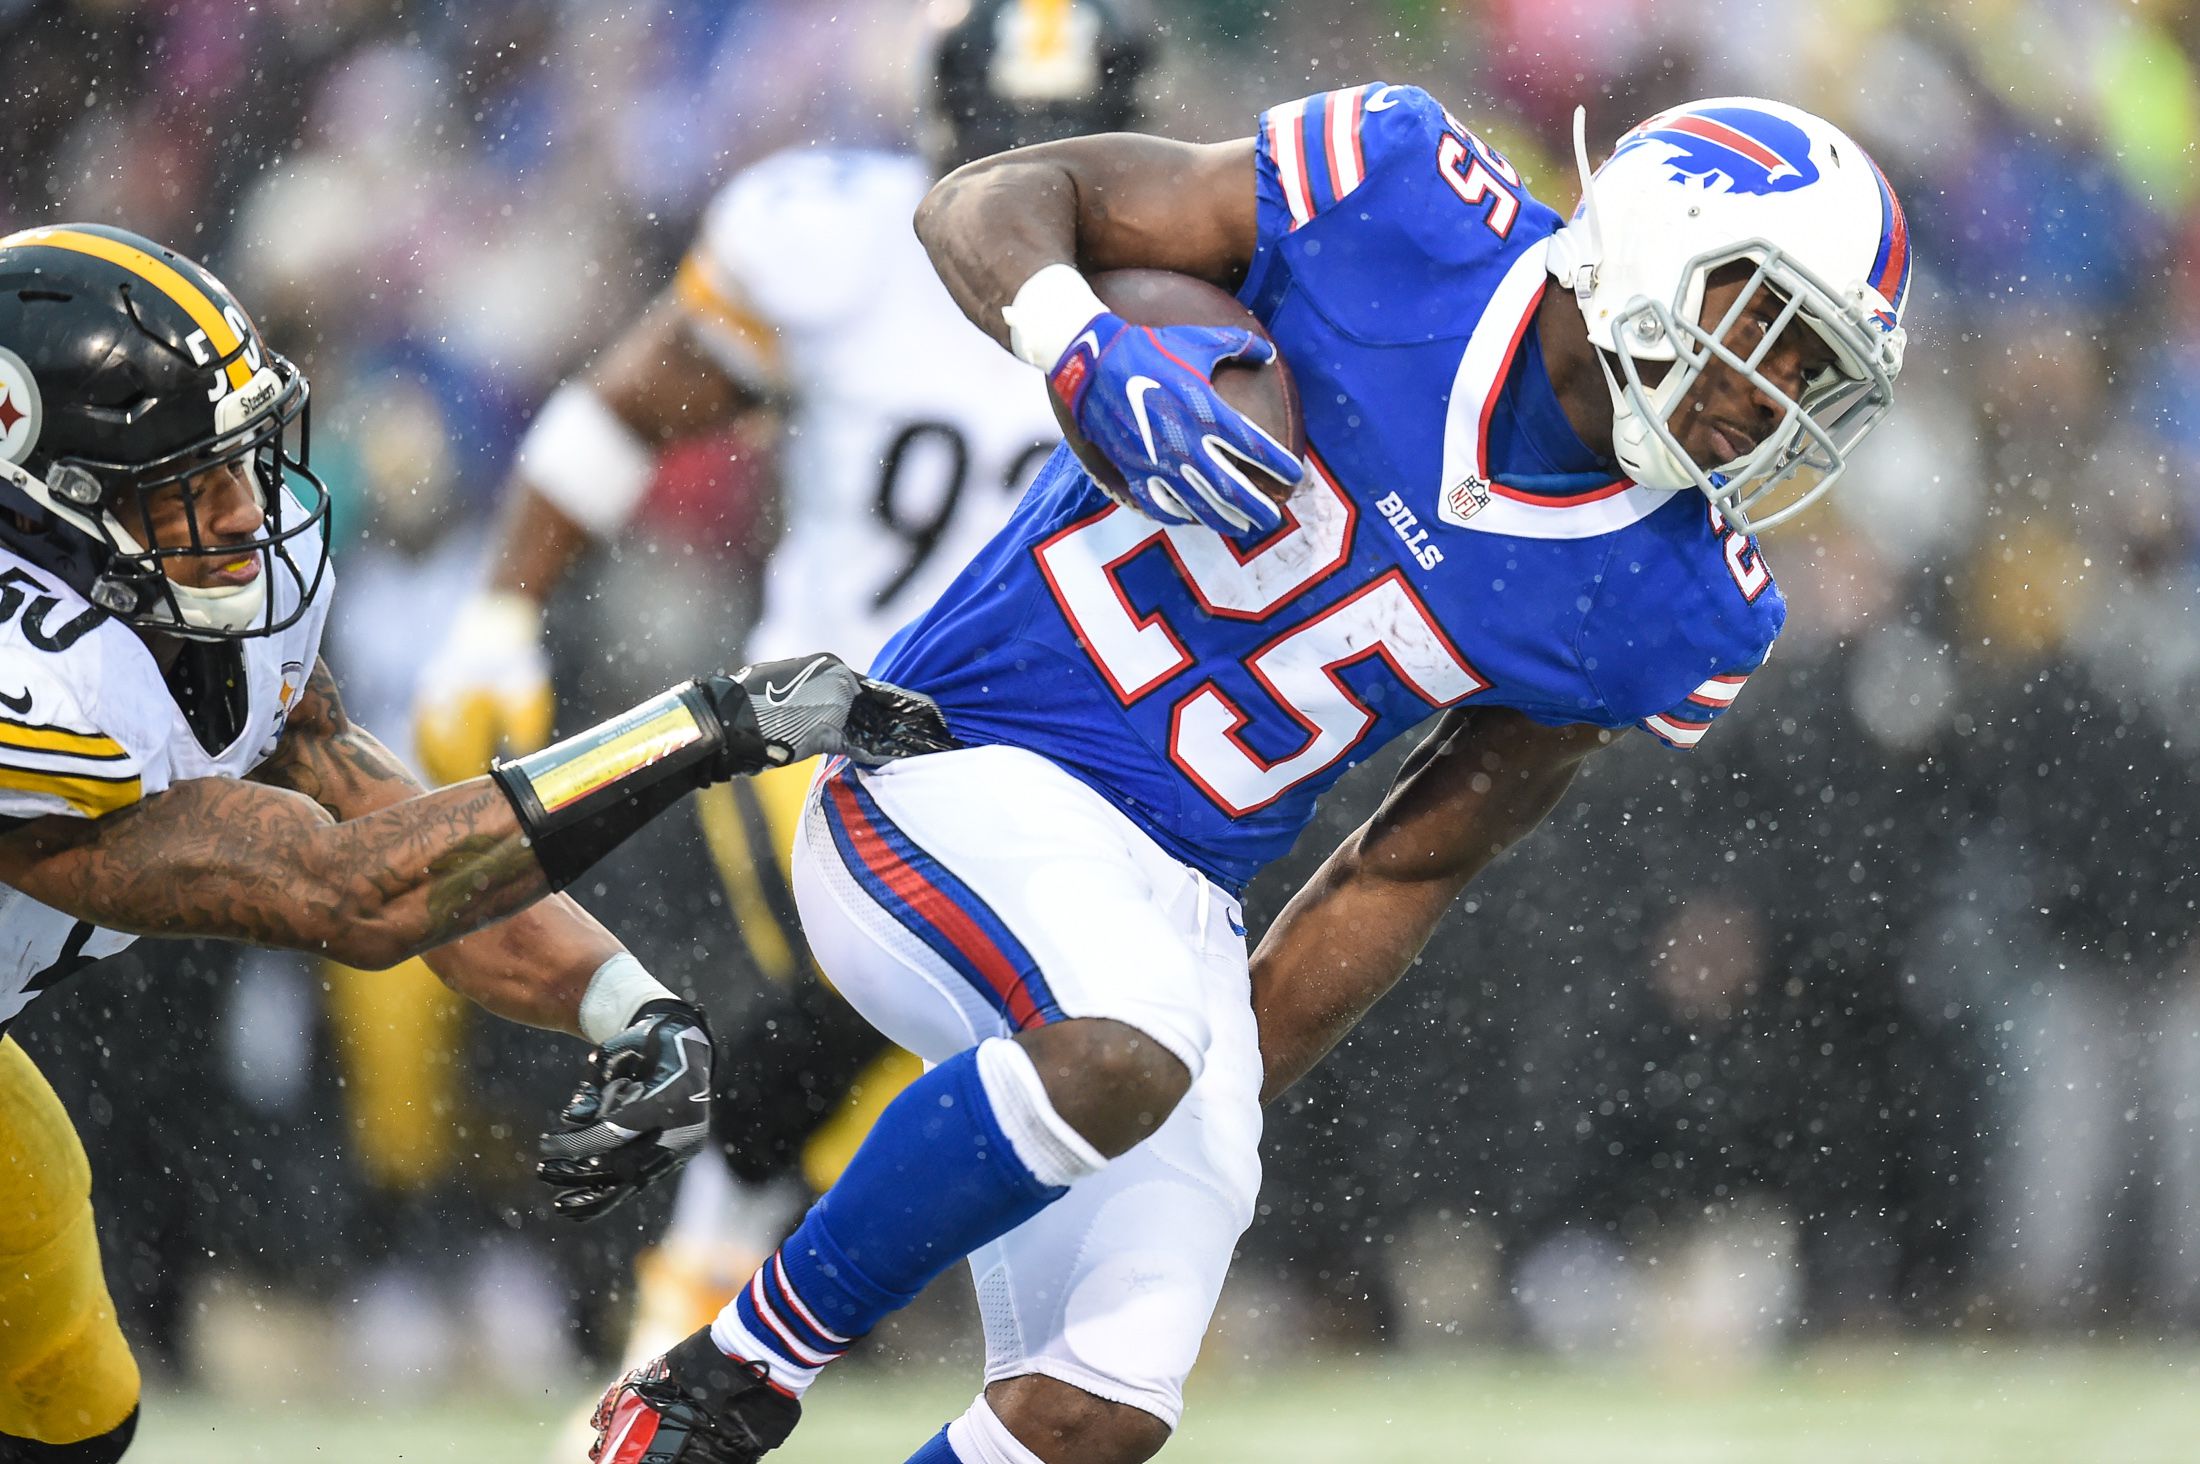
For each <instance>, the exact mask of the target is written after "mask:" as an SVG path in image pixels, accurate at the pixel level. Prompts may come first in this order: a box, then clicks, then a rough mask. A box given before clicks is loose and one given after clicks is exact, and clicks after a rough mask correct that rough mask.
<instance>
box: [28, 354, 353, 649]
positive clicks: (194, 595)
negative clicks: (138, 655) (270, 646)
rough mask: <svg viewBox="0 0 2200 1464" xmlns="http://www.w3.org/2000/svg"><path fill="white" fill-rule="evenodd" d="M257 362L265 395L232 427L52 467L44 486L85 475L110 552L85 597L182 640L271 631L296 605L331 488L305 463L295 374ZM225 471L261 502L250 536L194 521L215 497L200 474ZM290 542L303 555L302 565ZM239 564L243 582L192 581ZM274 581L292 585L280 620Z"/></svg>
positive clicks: (304, 428)
mask: <svg viewBox="0 0 2200 1464" xmlns="http://www.w3.org/2000/svg"><path fill="white" fill-rule="evenodd" d="M267 370H268V371H269V372H270V373H272V376H273V384H274V385H275V387H276V395H275V397H274V399H273V401H272V402H271V403H270V404H269V405H268V406H266V407H264V408H261V409H260V410H259V411H258V412H256V413H253V414H251V415H250V416H249V417H248V418H247V419H246V420H245V422H244V423H243V425H242V426H241V427H240V428H239V430H237V431H236V432H234V433H230V434H225V435H223V436H222V437H219V438H216V439H213V440H210V441H208V442H206V443H204V444H201V445H198V446H196V447H194V448H192V449H189V450H186V451H184V452H179V453H175V454H171V455H169V457H168V458H166V459H163V460H161V461H158V462H155V463H150V464H140V465H138V466H136V467H134V468H133V467H130V466H128V465H125V464H120V463H113V462H93V461H87V460H85V459H81V458H72V459H67V460H64V461H63V462H61V463H57V464H56V465H55V470H54V472H53V473H50V474H49V475H48V486H49V489H51V486H52V483H53V479H54V478H55V477H56V476H61V477H62V479H63V482H64V483H65V484H68V483H73V482H75V481H79V480H80V478H81V477H83V476H88V477H89V478H90V479H91V480H92V481H93V482H94V483H96V484H98V485H99V486H100V491H101V496H100V508H101V512H100V515H99V526H100V528H101V530H102V531H103V532H104V533H105V535H106V536H107V538H108V540H109V541H110V543H111V544H112V546H113V552H112V556H111V558H110V560H109V563H108V568H107V570H106V572H105V574H104V575H103V576H102V577H101V581H100V582H99V583H98V584H96V585H95V586H94V589H93V592H92V594H91V598H92V599H93V601H94V602H95V603H98V604H100V605H101V606H102V607H103V608H105V609H107V610H110V611H113V612H114V613H115V614H117V615H120V616H122V617H123V618H124V619H127V620H130V621H131V622H132V623H134V624H137V625H139V626H142V627H144V628H146V629H154V630H159V631H161V632H162V633H164V634H167V635H174V636H179V637H182V638H184V639H187V640H227V639H233V638H238V637H243V636H255V635H269V634H273V633H274V632H276V631H279V630H282V629H285V628H287V627H288V626H289V625H291V624H293V623H294V622H295V621H296V620H297V618H298V617H299V616H300V615H302V614H303V613H304V611H305V607H306V605H307V603H308V602H309V601H310V600H311V599H312V597H313V593H314V591H315V590H316V589H318V587H319V584H320V579H321V576H322V575H323V574H324V573H326V571H327V555H326V553H325V552H323V551H322V549H321V545H320V538H321V535H322V534H323V533H325V525H326V521H327V519H328V513H329V495H328V489H327V486H326V485H325V484H323V483H322V481H321V479H320V477H319V476H318V475H317V474H315V473H314V472H313V470H312V468H311V467H310V466H309V465H308V458H309V455H310V437H309V435H308V432H309V423H310V418H309V408H308V400H309V389H308V387H307V384H306V380H305V377H304V376H303V375H302V374H300V373H299V371H298V369H297V368H296V367H295V366H293V365H291V363H290V362H288V361H286V360H284V359H283V358H282V357H280V356H274V355H272V354H271V355H270V358H269V364H268V367H267ZM239 395H249V393H240V394H239ZM294 439H295V446H293V440H294ZM225 470H231V471H239V472H241V474H242V476H243V478H244V481H245V483H246V484H247V485H248V490H249V492H250V493H251V495H252V498H253V501H254V503H255V505H256V507H257V508H258V510H259V520H260V521H259V525H258V529H257V532H255V533H254V534H252V535H251V536H250V537H248V538H243V539H238V538H234V537H229V538H222V537H218V536H217V535H216V534H215V533H214V532H213V530H212V528H211V526H210V525H209V524H208V523H207V522H206V520H205V518H204V517H202V513H201V506H202V505H203V504H207V503H209V502H210V501H211V500H212V499H213V497H214V491H210V490H209V485H208V478H209V475H211V474H216V473H221V472H223V471H225ZM215 491H218V489H216V490H215ZM294 549H295V550H304V551H308V552H307V553H306V555H305V562H303V563H301V559H300V555H299V554H296V553H294V552H293V551H294ZM244 561H253V569H254V572H253V573H252V575H251V577H250V578H249V579H247V580H244V581H243V582H241V583H228V584H220V583H217V584H204V583H200V581H202V580H204V579H205V578H207V571H208V570H209V569H210V568H214V567H217V566H220V567H226V566H231V565H235V564H238V563H241V562H244ZM277 577H281V578H282V579H284V580H286V581H287V582H288V583H289V584H290V586H291V587H292V588H293V589H294V590H295V592H296V593H295V595H293V596H291V597H288V598H290V599H291V600H292V605H293V608H292V610H291V612H290V613H289V614H288V615H286V616H281V617H278V616H276V615H275V614H274V606H275V604H276V600H275V597H273V596H271V595H270V594H269V590H270V588H271V586H272V585H274V584H275V583H276V582H277Z"/></svg>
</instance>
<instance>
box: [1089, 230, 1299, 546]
mask: <svg viewBox="0 0 2200 1464" xmlns="http://www.w3.org/2000/svg"><path fill="white" fill-rule="evenodd" d="M1092 290H1093V293H1094V294H1096V295H1098V296H1099V297H1100V302H1101V303H1102V304H1104V305H1106V306H1107V307H1108V308H1109V309H1110V310H1112V311H1114V312H1115V313H1116V314H1117V315H1120V316H1122V317H1123V318H1124V319H1125V320H1127V321H1129V322H1130V323H1131V324H1133V325H1222V326H1238V327H1241V328H1243V329H1245V330H1249V331H1251V332H1252V333H1253V334H1254V335H1257V336H1260V337H1262V338H1263V339H1266V338H1267V336H1268V332H1267V331H1266V330H1265V329H1263V328H1262V326H1261V323H1260V320H1259V318H1258V317H1256V316H1255V315H1254V314H1253V312H1252V311H1250V310H1248V309H1246V308H1245V307H1244V306H1243V305H1241V304H1239V303H1238V299H1237V296H1235V295H1233V294H1231V293H1230V292H1229V291H1228V290H1225V289H1222V288H1220V287H1219V286H1216V285H1210V284H1208V283H1207V282H1206V281H1205V280H1198V279H1193V278H1192V277H1191V276H1190V275H1184V274H1177V273H1175V272H1174V271H1171V270H1165V269H1115V270H1109V271H1107V272H1106V273H1104V274H1098V275H1094V276H1093V277H1092ZM1215 395H1217V396H1219V397H1221V398H1222V399H1223V400H1224V401H1226V402H1228V403H1229V404H1230V405H1231V406H1233V407H1235V408H1237V409H1238V410H1239V411H1240V412H1243V413H1244V414H1245V415H1246V416H1247V417H1249V418H1251V419H1252V420H1253V421H1254V422H1256V423H1258V424H1259V425H1260V426H1261V427H1262V428H1263V429H1265V430H1266V431H1267V432H1268V433H1269V434H1270V435H1271V436H1273V437H1274V438H1275V439H1276V440H1277V441H1278V442H1281V443H1283V444H1284V445H1285V446H1287V447H1289V448H1290V449H1291V451H1293V452H1295V453H1297V454H1298V455H1299V456H1300V457H1304V456H1306V421H1305V419H1304V418H1303V417H1302V416H1300V414H1299V390H1298V387H1297V386H1296V385H1294V384H1293V383H1292V380H1291V373H1290V371H1289V370H1287V369H1286V368H1285V366H1284V364H1283V357H1282V356H1281V355H1278V356H1277V357H1276V359H1275V360H1273V361H1271V362H1269V363H1268V364H1267V365H1265V366H1247V365H1240V364H1238V363H1237V362H1234V361H1225V362H1224V363H1223V364H1222V365H1220V366H1218V367H1216V368H1215ZM1048 399H1049V400H1050V401H1052V402H1053V403H1054V420H1055V421H1057V422H1059V423H1060V424H1061V426H1062V437H1063V439H1064V440H1065V441H1067V442H1068V443H1069V447H1070V451H1071V452H1074V453H1076V454H1077V460H1078V461H1079V462H1081V463H1083V464H1084V465H1085V471H1086V472H1088V473H1091V474H1092V476H1093V477H1094V478H1095V479H1096V480H1097V481H1098V482H1099V484H1100V486H1101V487H1102V488H1105V489H1106V490H1108V493H1109V495H1110V496H1111V497H1114V498H1115V499H1116V500H1117V501H1118V502H1121V501H1122V495H1123V475H1122V474H1121V473H1118V472H1117V471H1116V470H1115V465H1114V464H1112V463H1110V462H1109V461H1108V460H1107V459H1105V458H1103V457H1102V456H1101V455H1100V454H1099V453H1098V452H1097V451H1095V450H1094V449H1093V446H1092V444H1091V443H1090V442H1088V441H1087V440H1086V438H1085V434H1084V433H1082V432H1079V431H1078V430H1077V423H1076V422H1075V421H1073V420H1072V419H1071V417H1070V415H1069V410H1068V409H1067V408H1066V407H1064V406H1063V405H1062V403H1061V399H1060V398H1058V397H1055V396H1054V395H1053V394H1052V393H1051V392H1050V393H1048ZM1246 471H1247V473H1248V474H1249V476H1251V478H1252V479H1253V481H1254V482H1255V483H1257V484H1259V485H1260V487H1261V489H1262V490H1263V491H1264V492H1266V493H1267V494H1268V496H1269V497H1270V498H1273V499H1274V500H1276V502H1278V503H1282V502H1283V501H1284V500H1285V499H1287V498H1289V497H1290V496H1291V488H1290V486H1289V485H1287V484H1284V483H1281V482H1278V481H1277V480H1276V479H1274V478H1272V477H1270V476H1269V475H1268V474H1266V473H1263V472H1261V471H1259V470H1258V469H1255V468H1248V469H1247V470H1246Z"/></svg>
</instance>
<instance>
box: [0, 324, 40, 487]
mask: <svg viewBox="0 0 2200 1464" xmlns="http://www.w3.org/2000/svg"><path fill="white" fill-rule="evenodd" d="M45 416H46V412H45V408H44V406H43V405H42V404H41V403H40V402H39V399H38V378H37V377H35V376H33V375H32V374H31V368H30V367H29V366H28V365H27V364H25V363H24V360H23V358H22V357H21V356H18V355H16V354H15V352H13V351H11V350H9V349H8V348H7V347H6V346H0V462H8V463H21V462H23V461H25V460H26V459H28V458H29V457H30V455H31V453H32V451H33V450H34V449H36V448H37V446H38V429H39V428H40V427H41V426H42V425H44V421H45Z"/></svg>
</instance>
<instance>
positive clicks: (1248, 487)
mask: <svg viewBox="0 0 2200 1464" xmlns="http://www.w3.org/2000/svg"><path fill="white" fill-rule="evenodd" d="M1275 358H1276V348H1275V346H1274V345H1272V344H1271V343H1270V342H1268V341H1267V340H1265V339H1264V338H1262V337H1260V336H1258V335H1255V334H1254V333H1253V332H1251V331H1249V330H1243V329H1239V328H1235V327H1220V326H1205V325H1165V326H1158V327H1157V326H1145V325H1132V324H1131V323H1130V322H1128V321H1126V320H1124V319H1123V317H1121V316H1120V315H1116V314H1113V313H1110V312H1102V313H1101V314H1099V315H1096V316H1094V317H1093V318H1092V322H1091V324H1089V325H1087V326H1086V327H1085V329H1084V331H1083V332H1082V333H1080V334H1079V335H1078V337H1077V339H1075V340H1073V341H1071V342H1070V344H1069V349H1068V350H1066V351H1064V352H1063V353H1062V357H1061V359H1060V360H1059V361H1057V362H1055V364H1054V369H1053V370H1052V371H1050V372H1049V373H1047V384H1048V387H1049V389H1050V390H1052V391H1053V392H1054V394H1055V396H1056V398H1057V399H1059V400H1060V401H1061V403H1062V405H1063V406H1064V407H1066V408H1067V409H1068V410H1069V413H1070V415H1071V417H1072V418H1073V419H1074V420H1075V421H1076V423H1077V428H1078V430H1079V431H1080V432H1082V433H1084V434H1085V437H1086V439H1087V440H1088V441H1090V442H1091V443H1092V445H1093V447H1094V448H1095V449H1096V450H1097V451H1098V452H1099V453H1100V455H1101V456H1103V457H1105V458H1106V459H1107V460H1108V461H1109V462H1110V463H1112V464H1114V465H1115V469H1116V471H1117V472H1119V473H1121V474H1122V475H1123V486H1124V490H1125V491H1126V492H1127V493H1129V495H1130V496H1131V499H1132V500H1133V501H1132V505H1131V506H1132V507H1134V508H1136V509H1138V510H1139V511H1140V512H1141V513H1144V514H1145V515H1146V516H1147V517H1148V518H1153V519H1158V520H1160V521H1161V522H1162V523H1165V524H1169V523H1175V524H1189V523H1199V524H1205V525H1206V526H1207V527H1208V528H1210V529H1213V530H1215V531H1216V532H1217V533H1220V534H1225V535H1228V536H1230V537H1233V538H1242V537H1245V536H1248V535H1256V534H1262V533H1266V532H1267V531H1268V530H1270V529H1273V528H1275V527H1276V525H1278V524H1280V523H1282V522H1283V510H1282V509H1281V508H1279V507H1278V506H1277V504H1276V502H1275V500H1274V499H1272V498H1270V497H1269V496H1268V495H1267V494H1266V493H1264V492H1262V491H1261V490H1260V488H1259V487H1258V486H1257V485H1255V483H1254V482H1253V480H1252V479H1251V478H1250V477H1248V476H1247V475H1246V472H1245V469H1246V467H1247V466H1248V465H1250V466H1253V467H1257V468H1260V469H1262V470H1263V471H1265V472H1268V473H1270V474H1273V475H1274V476H1275V477H1277V478H1279V479H1281V480H1282V481H1283V482H1285V483H1292V484H1296V483H1297V482H1298V481H1299V480H1300V479H1301V478H1302V477H1303V476H1304V475H1305V468H1304V467H1303V466H1302V465H1301V464H1300V462H1299V459H1298V457H1297V456H1296V455H1295V454H1293V453H1292V451H1291V449H1289V448H1288V447H1285V446H1284V445H1283V444H1282V443H1280V442H1278V441H1277V440H1276V439H1275V438H1273V437H1271V436H1269V435H1268V433H1267V432H1266V431H1264V430H1263V429H1262V428H1261V427H1260V425H1259V424H1258V423H1256V422H1254V421H1252V420H1251V419H1250V418H1248V417H1246V416H1245V415H1244V414H1243V413H1241V412H1239V411H1238V410H1237V408H1235V407H1233V406H1231V405H1230V404H1229V403H1228V402H1226V401H1224V400H1223V399H1222V398H1221V397H1220V396H1217V395H1216V394H1215V385H1214V374H1215V368H1216V367H1217V366H1219V365H1221V364H1222V363H1223V362H1225V361H1242V362H1245V363H1246V364H1248V365H1265V364H1266V363H1268V362H1270V361H1273V360H1274V359H1275Z"/></svg>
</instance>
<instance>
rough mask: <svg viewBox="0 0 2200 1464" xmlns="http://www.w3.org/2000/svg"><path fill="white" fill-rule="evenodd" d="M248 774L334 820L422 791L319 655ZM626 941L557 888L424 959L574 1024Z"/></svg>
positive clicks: (524, 1007) (470, 991)
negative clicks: (360, 717)
mask: <svg viewBox="0 0 2200 1464" xmlns="http://www.w3.org/2000/svg"><path fill="white" fill-rule="evenodd" d="M253 778H254V779H255V780H256V781H259V782H263V783H268V784H272V785H274V786H276V787H281V788H289V789H291V790H293V791H294V792H298V793H303V794H305V795H306V797H308V798H311V799H312V800H313V801H314V802H315V803H317V804H319V805H320V806H321V808H322V809H323V810H324V811H326V812H327V813H328V815H329V816H330V817H331V818H333V819H335V820H337V821H338V822H339V823H342V822H344V821H346V820H349V819H356V818H360V817H363V816H364V815H366V814H369V813H374V812H376V811H378V810H380V809H384V808H388V807H390V806H391V805H392V804H397V803H403V802H405V801H406V800H407V799H410V798H414V797H417V796H418V795H419V794H420V793H421V792H422V791H424V790H423V789H422V788H421V786H420V783H419V781H418V780H417V779H416V778H414V777H413V775H412V773H411V772H410V771H409V770H407V769H406V767H405V765H404V764H403V763H402V762H400V761H398V759H397V757H396V756H395V755H394V754H392V753H391V752H390V750H389V749H388V748H386V747H384V746H383V745H382V744H381V742H380V741H379V740H378V739H377V738H376V737H375V736H374V734H373V733H371V732H369V731H367V729H366V728H364V727H361V726H360V725H359V724H358V723H356V722H354V721H352V720H351V718H350V717H349V716H348V715H346V713H345V711H344V704H343V699H342V697H341V696H340V695H339V694H338V691H337V687H336V679H335V677H334V676H332V675H330V673H329V669H328V666H327V665H326V664H325V663H316V664H315V666H314V668H313V674H312V676H311V677H310V678H309V679H308V680H307V682H306V685H305V688H304V690H303V691H302V692H301V694H300V695H299V698H298V701H297V703H296V705H295V706H294V707H293V708H292V710H291V713H290V719H289V722H288V723H287V726H286V730H285V732H284V735H283V739H282V742H281V744H280V745H279V746H278V747H277V749H276V751H275V755H274V756H273V757H271V758H269V759H268V760H267V761H266V762H264V763H262V764H260V766H259V767H258V768H257V769H255V770H254V772H253ZM622 949H623V947H622V946H621V945H620V944H619V942H618V941H617V940H616V939H615V938H614V937H613V936H612V934H611V932H609V931H608V930H605V929H604V928H603V926H601V925H600V924H598V923H597V922H596V920H595V919H594V917H592V916H590V915H589V914H588V912H587V911H585V910H583V909H581V907H580V906H579V905H578V904H576V903H574V902H573V901H572V900H571V899H570V898H568V897H566V896H565V895H562V894H561V895H552V896H550V897H549V898H547V899H545V900H543V901H541V902H540V903H539V904H535V905H532V906H530V907H528V908H527V909H525V910H522V911H521V912H520V913H519V914H517V915H515V916H513V917H512V918H511V919H509V920H506V921H503V922H501V923H499V924H497V925H495V926H492V927H490V928H489V929H487V930H483V931H479V932H476V933H475V934H473V935H470V936H466V937H463V938H461V939H459V940H456V941H453V942H451V943H450V944H448V945H445V946H440V947H437V948H436V949H434V950H432V951H430V952H428V956H427V960H428V965H429V966H430V967H431V968H432V969H433V970H434V971H435V973H436V975H438V976H439V977H441V978H442V979H443V981H444V982H445V983H446V984H447V985H449V986H450V988H451V989H452V990H454V991H456V992H458V993H459V994H460V995H461V996H464V997H466V998H467V999H468V1000H470V1001H473V1002H474V1003H475V1004H477V1005H479V1006H481V1007H482V1008H483V1009H485V1010H487V1011H489V1012H492V1013H494V1014H495V1015H497V1016H500V1017H504V1018H506V1019H507V1020H510V1021H515V1022H525V1023H527V1024H528V1025H530V1026H535V1027H548V1028H552V1029H554V1030H557V1031H561V1032H569V1033H574V1034H578V1033H579V1032H580V1030H581V1028H580V1006H581V998H582V996H583V994H584V993H585V992H586V991H587V989H588V983H589V979H590V978H591V977H592V976H594V975H595V974H596V972H597V971H598V970H599V969H600V968H601V967H602V966H603V964H604V962H606V961H608V960H610V959H611V958H612V957H614V956H616V955H618V954H619V953H620V951H621V950H622Z"/></svg>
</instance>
